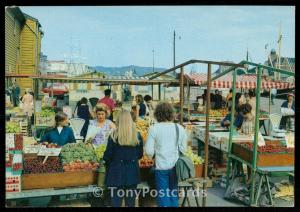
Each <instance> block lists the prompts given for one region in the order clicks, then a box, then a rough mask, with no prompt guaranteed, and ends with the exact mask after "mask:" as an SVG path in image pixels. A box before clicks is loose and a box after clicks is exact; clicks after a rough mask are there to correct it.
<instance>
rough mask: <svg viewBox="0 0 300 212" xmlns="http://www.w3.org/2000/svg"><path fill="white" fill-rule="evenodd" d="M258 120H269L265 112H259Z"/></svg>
mask: <svg viewBox="0 0 300 212" xmlns="http://www.w3.org/2000/svg"><path fill="white" fill-rule="evenodd" d="M259 118H264V119H268V118H269V113H268V112H266V111H262V110H261V111H260V114H259Z"/></svg>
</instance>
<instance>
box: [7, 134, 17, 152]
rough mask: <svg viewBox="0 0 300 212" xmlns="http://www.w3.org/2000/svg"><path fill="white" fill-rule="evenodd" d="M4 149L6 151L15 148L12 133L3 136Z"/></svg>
mask: <svg viewBox="0 0 300 212" xmlns="http://www.w3.org/2000/svg"><path fill="white" fill-rule="evenodd" d="M5 147H6V148H7V149H14V148H15V134H13V133H6V136H5Z"/></svg>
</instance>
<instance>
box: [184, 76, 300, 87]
mask: <svg viewBox="0 0 300 212" xmlns="http://www.w3.org/2000/svg"><path fill="white" fill-rule="evenodd" d="M186 77H187V78H188V79H190V80H192V81H194V83H195V84H197V85H201V84H204V83H206V81H207V74H203V73H194V74H186ZM211 86H212V87H213V88H232V74H226V75H224V76H222V77H220V78H218V79H216V80H214V81H212V84H211ZM261 86H262V87H261V88H262V89H270V88H276V89H287V88H294V87H295V84H294V83H289V82H282V81H271V80H267V79H265V78H262V84H261ZM236 88H243V89H254V88H256V75H254V74H247V75H238V76H236Z"/></svg>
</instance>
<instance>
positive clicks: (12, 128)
mask: <svg viewBox="0 0 300 212" xmlns="http://www.w3.org/2000/svg"><path fill="white" fill-rule="evenodd" d="M5 132H6V133H20V132H21V128H20V124H19V123H17V122H12V121H10V122H6V124H5Z"/></svg>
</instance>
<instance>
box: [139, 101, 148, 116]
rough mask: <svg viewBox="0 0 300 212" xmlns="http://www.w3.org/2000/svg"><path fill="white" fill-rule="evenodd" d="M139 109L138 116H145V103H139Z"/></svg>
mask: <svg viewBox="0 0 300 212" xmlns="http://www.w3.org/2000/svg"><path fill="white" fill-rule="evenodd" d="M139 106H140V110H139V116H145V115H146V105H145V103H140V104H139Z"/></svg>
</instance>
